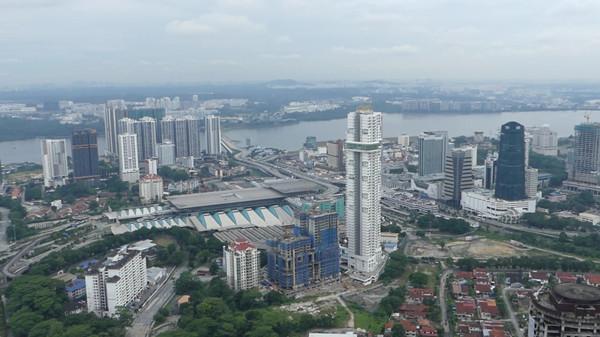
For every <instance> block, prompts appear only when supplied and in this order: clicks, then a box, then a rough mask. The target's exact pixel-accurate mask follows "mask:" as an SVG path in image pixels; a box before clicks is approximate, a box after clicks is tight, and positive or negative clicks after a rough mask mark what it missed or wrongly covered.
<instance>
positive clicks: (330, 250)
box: [298, 212, 340, 281]
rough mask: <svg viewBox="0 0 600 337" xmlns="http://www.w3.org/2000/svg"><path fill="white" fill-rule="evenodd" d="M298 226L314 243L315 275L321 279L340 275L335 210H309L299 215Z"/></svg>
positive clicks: (334, 277) (329, 278)
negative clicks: (304, 230) (306, 232)
mask: <svg viewBox="0 0 600 337" xmlns="http://www.w3.org/2000/svg"><path fill="white" fill-rule="evenodd" d="M298 220H299V221H300V226H301V227H302V228H304V229H306V230H307V231H308V233H309V234H310V235H311V236H312V238H313V240H314V245H315V275H316V276H317V277H318V278H319V279H320V280H321V281H325V280H331V279H338V278H339V276H340V245H339V242H338V216H337V213H336V212H311V213H302V214H300V216H299V219H298Z"/></svg>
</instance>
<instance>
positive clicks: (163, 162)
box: [156, 140, 175, 166]
mask: <svg viewBox="0 0 600 337" xmlns="http://www.w3.org/2000/svg"><path fill="white" fill-rule="evenodd" d="M156 152H157V153H158V165H160V166H168V165H175V144H173V142H171V141H170V140H166V141H165V142H164V143H162V144H158V145H157V146H156Z"/></svg>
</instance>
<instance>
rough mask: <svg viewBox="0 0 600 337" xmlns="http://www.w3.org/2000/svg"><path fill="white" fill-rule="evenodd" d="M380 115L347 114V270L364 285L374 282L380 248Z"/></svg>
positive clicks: (380, 262)
mask: <svg viewBox="0 0 600 337" xmlns="http://www.w3.org/2000/svg"><path fill="white" fill-rule="evenodd" d="M381 127H382V115H381V113H379V112H373V111H372V110H371V109H365V108H362V109H358V110H357V111H355V112H351V113H349V114H348V128H347V136H346V228H347V235H348V250H347V255H348V256H347V258H348V268H349V271H350V272H351V275H354V276H355V278H357V279H360V280H362V281H363V282H365V283H368V282H372V281H374V280H376V279H377V277H378V275H379V272H380V271H381V268H382V265H383V262H384V258H383V255H382V249H381V229H380V225H381V205H380V200H381V190H382V184H381V151H382V145H381V142H382V129H381Z"/></svg>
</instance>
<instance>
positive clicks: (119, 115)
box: [104, 100, 127, 155]
mask: <svg viewBox="0 0 600 337" xmlns="http://www.w3.org/2000/svg"><path fill="white" fill-rule="evenodd" d="M125 117H127V110H126V106H125V102H124V101H121V100H117V101H108V102H107V103H106V106H105V109H104V135H105V137H106V151H107V152H108V153H110V154H113V155H116V154H118V153H119V140H118V135H119V129H118V121H119V120H121V119H123V118H125Z"/></svg>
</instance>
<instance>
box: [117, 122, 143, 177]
mask: <svg viewBox="0 0 600 337" xmlns="http://www.w3.org/2000/svg"><path fill="white" fill-rule="evenodd" d="M118 139H119V173H120V175H121V180H123V181H126V182H130V183H135V182H137V181H138V180H140V168H139V159H138V152H137V151H138V147H137V135H136V134H135V133H125V134H122V135H119V138H118Z"/></svg>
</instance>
